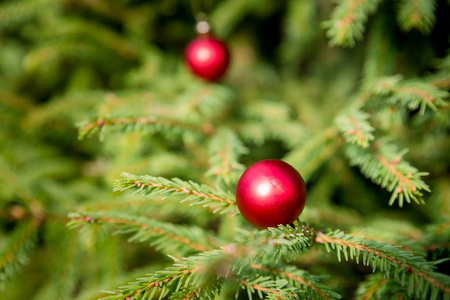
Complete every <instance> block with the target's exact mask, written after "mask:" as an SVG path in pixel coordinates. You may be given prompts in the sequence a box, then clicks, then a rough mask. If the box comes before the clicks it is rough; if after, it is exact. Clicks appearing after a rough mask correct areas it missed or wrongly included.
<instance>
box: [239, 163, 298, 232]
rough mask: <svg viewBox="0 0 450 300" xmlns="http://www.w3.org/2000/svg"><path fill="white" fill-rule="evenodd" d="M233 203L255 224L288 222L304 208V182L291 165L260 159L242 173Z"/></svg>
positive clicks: (268, 224) (270, 224)
mask: <svg viewBox="0 0 450 300" xmlns="http://www.w3.org/2000/svg"><path fill="white" fill-rule="evenodd" d="M236 203H237V206H238V208H239V211H240V212H241V214H242V216H243V217H244V218H245V219H246V220H247V221H249V222H250V223H251V224H253V225H254V226H256V227H259V228H267V227H277V226H278V225H280V224H282V225H288V224H291V223H292V222H294V221H295V220H296V219H297V218H298V217H299V216H300V214H301V213H302V211H303V209H304V208H305V203H306V186H305V182H304V181H303V178H302V176H301V175H300V173H299V172H298V171H297V170H296V169H294V168H293V167H292V166H291V165H289V164H287V163H285V162H283V161H281V160H276V159H267V160H262V161H259V162H257V163H255V164H253V165H251V166H250V167H249V168H248V169H247V170H246V171H245V172H244V174H242V176H241V178H240V179H239V181H238V183H237V186H236Z"/></svg>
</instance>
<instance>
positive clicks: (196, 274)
mask: <svg viewBox="0 0 450 300" xmlns="http://www.w3.org/2000/svg"><path fill="white" fill-rule="evenodd" d="M222 256H223V253H222V252H221V251H218V250H217V251H211V252H204V253H201V254H199V255H197V256H193V257H190V258H184V259H176V258H174V260H175V264H174V265H173V266H171V267H168V268H166V269H165V270H162V271H157V272H155V273H153V274H148V275H147V276H145V277H142V278H138V279H137V280H136V281H135V282H131V283H128V284H127V285H125V286H121V287H119V288H118V289H116V290H113V291H111V292H109V293H111V294H112V295H110V296H106V297H104V298H102V299H103V300H112V299H115V300H119V299H120V300H129V299H136V300H138V299H153V297H154V296H157V297H159V298H158V299H163V298H164V297H167V296H170V295H174V294H176V293H177V292H179V291H181V290H182V289H183V288H185V287H194V286H197V285H202V280H204V279H205V276H208V274H207V273H206V272H207V270H208V266H209V265H210V264H211V262H214V261H217V260H220V258H221V257H222ZM216 292H217V291H216V290H214V289H211V291H210V295H206V294H203V297H204V298H203V299H212V298H214V296H215V294H216Z"/></svg>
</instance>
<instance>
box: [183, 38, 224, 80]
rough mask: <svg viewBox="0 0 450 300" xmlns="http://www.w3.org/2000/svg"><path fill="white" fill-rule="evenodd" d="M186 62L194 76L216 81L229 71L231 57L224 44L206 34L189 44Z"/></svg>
mask: <svg viewBox="0 0 450 300" xmlns="http://www.w3.org/2000/svg"><path fill="white" fill-rule="evenodd" d="M185 60H186V62H187V64H188V65H189V67H190V69H191V70H192V72H193V73H194V74H196V75H197V76H199V77H201V78H203V79H206V80H209V81H214V80H217V79H219V78H220V77H222V75H223V74H224V73H225V71H226V70H227V67H228V62H229V60H230V56H229V53H228V49H227V47H226V46H225V44H224V43H223V42H221V41H219V40H217V39H215V38H213V37H211V36H209V35H207V34H206V35H202V36H200V37H198V38H196V39H194V40H193V41H191V42H190V43H189V45H188V46H187V48H186V52H185Z"/></svg>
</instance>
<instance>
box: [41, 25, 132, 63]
mask: <svg viewBox="0 0 450 300" xmlns="http://www.w3.org/2000/svg"><path fill="white" fill-rule="evenodd" d="M52 29H53V28H52ZM55 29H56V31H55ZM55 29H53V30H52V31H51V32H49V33H44V36H43V38H46V39H65V40H81V41H85V40H89V41H91V42H93V43H94V44H99V45H101V46H103V47H105V48H108V49H110V50H112V51H114V52H116V53H117V54H118V55H119V56H121V57H122V58H124V59H129V60H131V59H134V58H136V49H135V47H134V45H133V44H132V43H130V41H128V40H127V39H124V38H123V37H121V36H120V35H118V34H117V33H116V32H114V31H113V30H111V29H110V28H108V27H106V26H103V25H102V24H99V23H94V22H88V21H87V20H83V21H81V20H77V19H73V20H65V22H64V23H62V24H61V26H60V27H59V28H55Z"/></svg>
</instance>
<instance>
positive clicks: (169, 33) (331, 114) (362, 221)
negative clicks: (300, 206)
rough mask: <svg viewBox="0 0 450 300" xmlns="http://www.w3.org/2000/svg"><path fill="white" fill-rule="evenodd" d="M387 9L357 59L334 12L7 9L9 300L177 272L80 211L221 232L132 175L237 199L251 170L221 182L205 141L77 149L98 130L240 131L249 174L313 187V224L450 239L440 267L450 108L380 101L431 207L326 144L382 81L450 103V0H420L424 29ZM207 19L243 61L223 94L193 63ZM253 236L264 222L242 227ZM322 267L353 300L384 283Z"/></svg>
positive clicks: (448, 184) (360, 44)
mask: <svg viewBox="0 0 450 300" xmlns="http://www.w3.org/2000/svg"><path fill="white" fill-rule="evenodd" d="M379 2H380V3H379V4H378V5H377V9H376V10H373V12H372V13H370V17H369V18H368V20H366V22H365V23H364V24H363V25H362V26H363V28H366V29H365V30H364V29H363V30H362V31H363V34H362V36H361V38H357V41H356V43H355V45H354V46H352V45H351V43H348V45H344V46H351V47H341V46H339V45H334V44H333V38H331V37H330V33H329V29H327V28H330V25H329V24H328V23H326V21H327V20H330V19H331V20H333V18H334V15H333V14H332V12H333V10H334V8H335V3H334V2H332V1H325V0H321V1H312V0H304V1H295V0H283V1H269V0H245V1H244V0H229V1H200V0H199V1H184V0H152V1H140V0H116V1H111V0H110V1H108V0H14V1H12V0H9V1H1V2H0V239H1V240H0V294H1V295H2V296H1V299H7V300H13V299H96V297H97V295H98V293H99V292H100V291H101V290H104V289H110V288H113V287H115V286H117V285H119V284H120V283H122V282H124V281H126V280H128V278H133V276H134V275H135V273H136V274H137V275H136V276H138V275H141V274H145V272H148V271H149V270H156V269H160V268H163V265H165V264H167V263H168V262H169V261H170V260H169V259H168V258H167V257H166V256H165V255H163V254H160V253H158V252H156V251H155V250H154V249H153V248H152V247H148V245H142V244H139V243H134V244H130V243H127V242H126V238H123V237H121V236H117V235H111V232H110V231H109V230H107V229H105V228H103V227H98V228H93V229H84V230H70V229H68V228H66V226H65V224H66V223H67V221H68V217H67V214H68V213H70V212H73V211H77V210H90V209H97V210H106V211H107V210H110V209H119V210H126V211H129V212H131V213H134V214H136V215H147V216H151V217H154V218H160V219H163V220H170V221H171V222H174V223H180V224H195V225H198V226H203V227H206V228H211V229H212V230H216V229H217V226H218V225H217V223H218V222H219V221H218V217H216V216H213V215H211V214H207V213H205V212H203V211H201V210H200V209H197V208H195V207H192V208H190V207H187V206H186V207H181V208H180V207H178V208H174V207H166V206H165V205H164V203H163V202H158V201H154V202H152V203H147V201H145V198H142V197H140V196H130V195H129V194H128V195H125V194H120V193H113V192H112V182H113V180H114V179H116V178H119V176H120V174H121V173H122V172H129V173H133V174H150V175H153V176H165V177H168V178H172V177H179V178H181V179H184V180H194V181H198V182H203V183H207V184H209V185H211V186H214V185H220V186H228V187H229V189H230V190H231V191H232V190H233V183H234V182H236V179H237V178H239V174H240V173H239V172H241V171H242V168H241V169H239V168H238V169H237V170H236V172H234V171H233V172H232V173H231V175H230V176H231V177H230V182H231V184H229V185H227V184H226V183H224V182H220V181H217V180H215V179H214V178H212V177H211V176H208V173H207V172H208V170H210V169H211V165H212V163H211V160H210V154H211V153H213V152H214V145H217V144H214V142H208V141H205V140H202V139H199V138H198V137H197V136H196V135H195V134H190V133H189V132H187V133H186V132H181V133H178V132H176V131H171V130H165V129H164V128H162V129H161V128H156V129H146V128H135V129H130V128H128V129H127V128H126V129H125V131H126V130H128V131H127V132H123V131H120V130H110V131H108V132H107V131H105V132H103V133H102V134H101V135H100V138H99V137H98V136H97V135H94V136H93V137H90V138H86V139H83V140H79V139H78V130H79V128H77V126H76V124H82V125H80V126H81V127H80V128H81V129H83V124H85V123H83V122H89V121H92V120H96V119H97V118H99V117H109V116H113V117H114V116H118V117H121V116H134V117H137V116H158V117H161V118H165V117H168V118H172V119H173V118H174V119H176V120H177V121H180V122H184V123H187V124H197V125H199V126H209V125H211V126H213V127H214V128H219V127H226V128H228V129H231V130H232V131H234V132H237V133H238V135H239V136H240V138H241V139H242V141H243V145H244V146H245V147H246V148H247V151H246V152H245V153H244V151H243V152H242V153H241V154H243V155H242V157H241V158H240V163H241V164H242V165H243V166H248V165H250V164H251V163H254V162H256V161H258V160H261V159H266V158H278V159H281V158H283V159H285V160H287V161H288V162H289V163H291V164H292V165H294V166H295V167H296V168H297V169H298V170H299V171H300V172H301V173H302V175H303V176H304V177H305V180H306V181H307V185H308V193H309V198H308V206H307V208H306V209H305V212H304V214H303V215H302V218H303V220H305V221H307V222H311V223H312V224H320V225H321V226H330V227H334V228H336V227H337V228H341V229H348V230H350V229H351V230H353V229H354V231H358V230H359V229H361V228H365V229H364V230H366V233H367V234H368V235H369V236H370V231H371V230H374V236H377V235H379V234H380V232H384V234H385V235H386V236H387V238H392V239H397V240H400V241H402V242H403V241H404V242H405V243H411V244H414V243H415V241H418V240H420V241H424V240H426V241H427V243H428V242H429V244H432V243H431V241H436V242H439V243H440V244H446V243H447V246H446V247H443V248H442V249H441V248H439V251H430V252H426V253H425V255H428V258H430V259H438V258H443V257H446V256H448V238H449V235H448V234H449V232H450V229H449V228H450V223H449V219H448V216H449V212H450V209H449V207H450V205H449V204H450V203H449V202H450V199H449V197H450V174H449V162H450V139H449V138H448V137H449V135H448V133H449V128H450V118H449V109H448V106H444V107H443V108H439V109H438V111H436V112H434V111H432V110H430V109H427V110H426V111H425V113H424V114H421V113H420V112H419V109H417V108H416V109H406V108H395V107H394V106H390V107H389V106H387V107H386V106H383V105H377V104H374V106H373V107H372V108H370V110H369V111H370V117H371V121H372V122H373V123H374V124H375V125H374V126H375V127H376V128H377V136H384V135H389V136H390V137H391V140H392V141H393V142H394V143H395V144H396V145H398V147H399V149H403V148H409V149H410V151H409V152H408V153H407V154H406V156H405V157H406V158H407V160H408V161H410V162H411V164H412V165H413V166H415V167H417V168H418V169H419V170H420V171H424V172H429V173H430V175H429V176H427V177H424V180H425V182H426V183H427V184H428V185H429V186H430V187H431V189H432V192H431V193H425V196H424V198H425V200H426V204H425V205H422V206H419V205H416V204H410V205H408V204H406V205H404V206H405V207H403V208H399V207H398V206H397V203H395V204H394V206H392V207H391V206H389V205H388V200H389V197H390V193H389V192H386V191H384V190H383V189H382V188H380V187H379V186H378V185H375V184H374V183H372V182H371V181H370V180H369V179H367V178H365V177H364V176H363V175H361V173H360V171H359V169H358V168H357V167H353V166H350V165H349V162H348V160H347V158H346V157H345V155H344V154H343V153H342V151H341V150H342V149H343V147H344V139H343V138H342V137H341V136H332V137H331V138H330V137H327V132H328V131H327V130H329V128H335V127H336V125H335V123H333V120H334V118H335V117H336V114H337V113H338V112H339V111H340V109H341V108H344V107H347V106H349V105H350V104H351V103H353V101H354V100H355V98H357V95H359V92H360V91H361V90H363V89H364V87H365V86H368V85H370V83H371V82H372V81H373V80H374V79H375V78H378V77H382V76H392V75H397V74H400V75H401V76H402V78H404V79H405V80H409V79H412V80H416V82H419V83H420V84H430V85H432V86H433V87H434V88H436V89H439V90H440V91H442V92H443V93H444V95H447V94H445V92H446V91H448V89H449V87H450V58H449V55H448V53H449V52H448V42H449V37H450V26H449V20H450V6H449V2H448V1H446V0H439V1H418V2H420V3H428V2H431V3H433V5H434V7H435V8H434V9H431V13H430V10H429V9H428V10H427V9H426V8H423V7H421V10H419V11H423V12H425V17H424V19H421V21H420V22H418V23H413V22H409V23H408V20H410V19H408V18H409V16H410V15H411V12H409V15H408V9H409V8H410V7H411V6H410V5H411V4H410V3H409V1H379ZM412 2H414V1H412ZM200 11H204V12H205V13H207V15H208V19H209V22H210V23H211V25H212V28H213V33H214V34H215V35H216V36H217V37H219V38H221V39H223V40H224V41H226V43H227V45H228V46H229V49H230V52H231V55H232V61H231V65H230V68H229V70H228V72H227V74H226V76H225V77H224V78H223V80H222V81H220V82H218V83H208V82H203V81H201V80H199V79H198V78H195V76H193V75H192V74H190V72H189V70H188V69H187V67H186V65H185V63H184V60H183V52H184V49H185V47H186V45H187V44H188V43H189V41H190V40H192V39H193V38H194V37H195V36H196V33H195V30H194V29H195V22H196V21H195V16H196V14H197V13H199V12H200ZM426 12H428V15H427V14H426ZM327 24H328V25H327ZM327 26H328V27H327ZM408 26H409V27H408ZM327 32H328V35H327ZM335 43H336V42H335ZM338 44H339V43H338ZM344 44H345V43H344ZM445 97H447V99H448V96H444V98H445ZM203 128H205V127H203ZM321 137H324V138H323V139H321ZM211 149H213V150H211ZM242 165H241V167H242ZM238 224H240V225H242V226H247V227H248V226H249V225H248V224H247V223H245V222H244V221H243V220H242V219H239V221H238ZM433 226H434V227H433ZM439 226H441V227H439ZM355 228H356V229H357V230H356V229H355ZM430 228H431V229H430ZM433 228H434V229H436V228H437V229H436V230H441V231H442V232H443V234H435V233H436V232H437V231H433V230H434V229H433ZM361 230H363V229H361ZM427 230H428V231H427ZM430 232H431V233H430ZM433 232H434V233H433ZM442 232H441V233H442ZM308 260H309V262H307V261H306V259H305V260H304V261H303V262H299V264H300V265H301V266H303V267H305V268H308V269H309V270H312V271H315V272H316V273H317V274H320V275H331V277H330V279H329V284H330V285H331V286H333V287H335V288H336V289H337V290H338V291H339V292H340V293H341V294H342V295H344V298H345V299H347V297H352V296H354V291H355V289H356V287H357V284H358V282H359V281H360V280H362V278H363V277H364V275H366V274H368V273H369V271H368V270H366V269H364V268H362V267H358V266H355V265H350V264H348V266H347V265H346V268H342V269H340V268H337V267H336V266H337V263H336V262H335V261H333V262H332V261H331V259H330V258H324V257H323V256H321V255H320V254H319V253H312V254H310V257H309V258H308ZM446 267H448V263H446V264H442V265H440V267H439V270H440V271H441V272H444V271H445V270H446ZM132 272H135V273H132ZM445 272H448V270H447V271H445Z"/></svg>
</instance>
